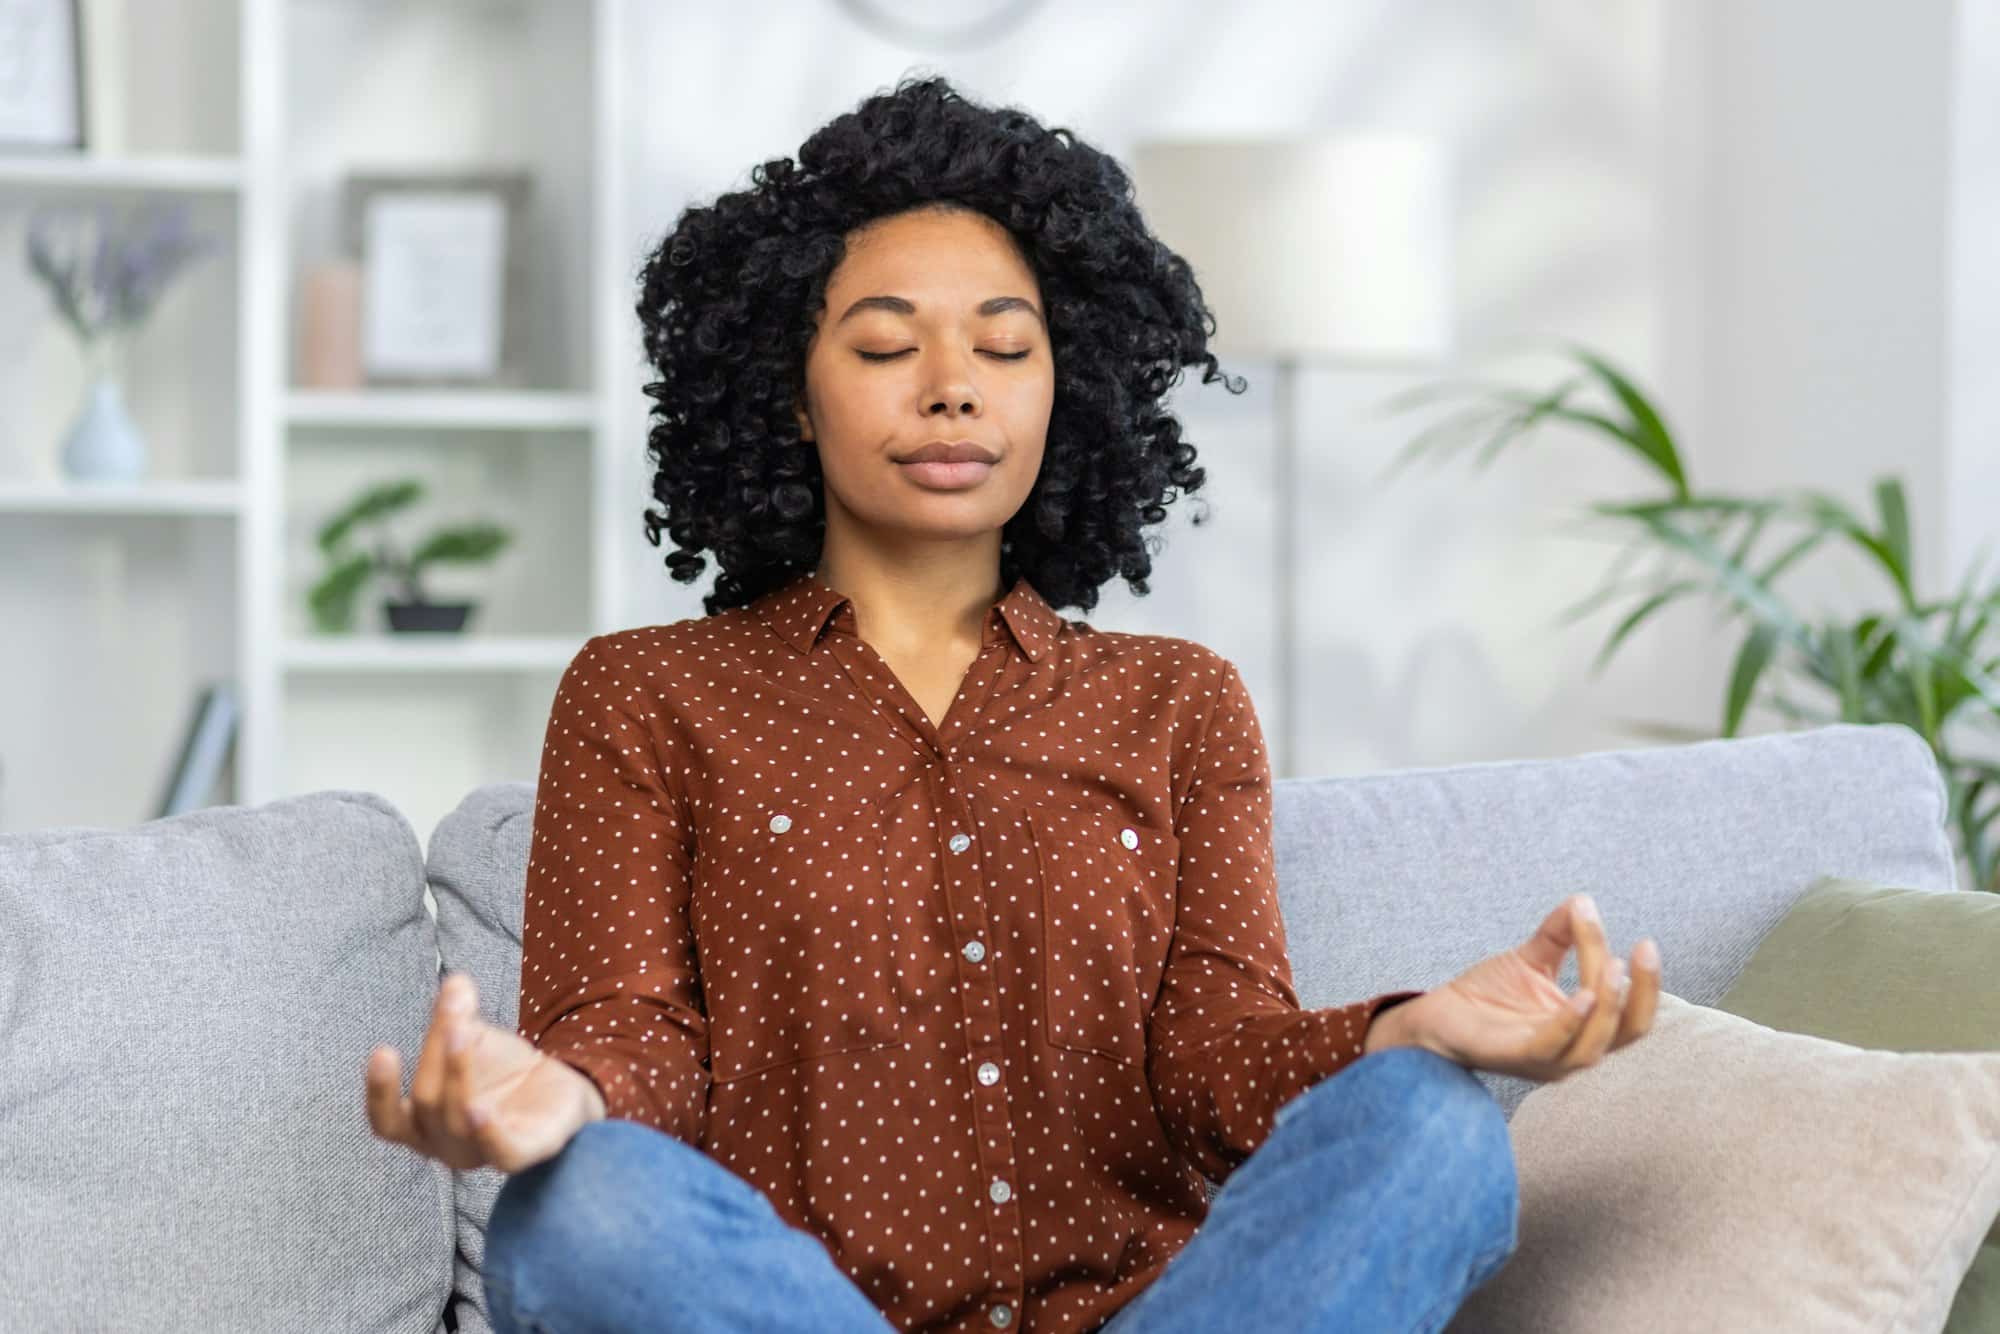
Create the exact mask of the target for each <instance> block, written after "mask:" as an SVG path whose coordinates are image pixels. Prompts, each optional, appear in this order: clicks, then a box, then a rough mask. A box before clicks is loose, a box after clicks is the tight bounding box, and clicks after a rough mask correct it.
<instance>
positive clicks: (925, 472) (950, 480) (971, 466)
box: [896, 459, 993, 491]
mask: <svg viewBox="0 0 2000 1334" xmlns="http://www.w3.org/2000/svg"><path fill="white" fill-rule="evenodd" d="M896 466H897V467H898V468H900V469H901V470H902V473H903V476H905V477H907V478H909V479H910V480H911V481H913V482H915V483H916V484H917V485H918V486H921V487H925V488H927V489H929V490H934V491H958V490H963V489H964V488H966V487H969V486H977V485H978V484H979V483H980V482H982V481H984V480H985V479H986V475H987V474H988V473H990V472H992V471H993V465H992V464H990V463H985V462H982V461H980V460H978V459H966V460H962V461H960V462H957V463H951V462H941V461H938V460H935V459H919V460H918V461H917V462H915V463H899V464H897V465H896Z"/></svg>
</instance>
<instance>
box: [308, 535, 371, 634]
mask: <svg viewBox="0 0 2000 1334" xmlns="http://www.w3.org/2000/svg"><path fill="white" fill-rule="evenodd" d="M374 569H375V561H374V559H373V557H371V556H369V555H368V554H367V553H365V552H357V553H355V554H354V555H351V556H349V557H347V558H346V559H344V560H342V561H341V562H339V563H338V564H337V565H335V566H334V567H333V568H332V569H331V570H328V571H327V572H326V574H324V575H323V576H321V577H320V580H319V582H318V583H315V584H314V585H313V586H312V588H311V590H310V591H308V592H307V594H306V605H307V607H308V608H309V609H310V610H311V611H312V615H313V623H314V624H315V625H316V626H317V627H318V628H319V629H321V630H323V631H329V632H332V631H341V630H347V629H351V628H352V627H353V623H354V600H355V597H356V595H357V594H359V593H360V591H361V587H362V585H363V584H365V583H366V582H367V581H368V576H369V575H370V574H371V573H373V572H374Z"/></svg>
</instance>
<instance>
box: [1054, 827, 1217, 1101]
mask: <svg viewBox="0 0 2000 1334" xmlns="http://www.w3.org/2000/svg"><path fill="white" fill-rule="evenodd" d="M1028 825H1029V828H1030V829H1031V830H1032V831H1033V837H1034V842H1035V867H1036V878H1037V880H1038V881H1039V884H1038V886H1037V888H1038V891H1039V893H1040V896H1041V909H1042V928H1043V934H1042V999H1043V1008H1044V1013H1045V1022H1046V1024H1047V1030H1048V1040H1049V1041H1050V1042H1051V1043H1053V1044H1055V1045H1056V1046H1059V1047H1068V1048H1071V1049H1073V1050H1076V1051H1087V1052H1096V1053H1098V1054H1100V1055H1104V1056H1109V1057H1111V1058H1112V1059H1113V1060H1118V1061H1124V1062H1126V1063H1127V1064H1131V1065H1138V1066H1144V1064H1145V1062H1146V1019H1147V1016H1148V1015H1149V1014H1151V1012H1152V1007H1153V998H1154V997H1155V996H1156V995H1157V994H1158V993H1159V989H1160V974H1161V971H1162V969H1163V968H1164V967H1165V966H1166V958H1167V949H1168V946H1169V945H1170V944H1171V943H1172V941H1173V934H1174V900H1175V889H1176V886H1177V885H1178V883H1179V876H1180V843H1179V841H1178V840H1177V839H1175V838H1174V837H1173V835H1172V834H1170V833H1168V832H1166V831H1164V830H1160V829H1151V828H1143V827H1141V826H1140V825H1139V824H1137V823H1136V822H1134V821H1131V820H1125V819H1121V818H1119V817H1118V816H1116V815H1108V814H1104V813H1101V812H1096V811H1089V810H1080V809H1068V808H1059V807H1036V808H1033V809H1031V810H1030V811H1029V812H1028Z"/></svg>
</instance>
